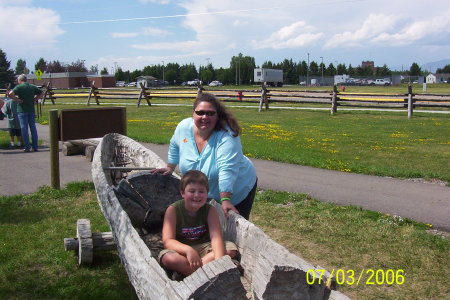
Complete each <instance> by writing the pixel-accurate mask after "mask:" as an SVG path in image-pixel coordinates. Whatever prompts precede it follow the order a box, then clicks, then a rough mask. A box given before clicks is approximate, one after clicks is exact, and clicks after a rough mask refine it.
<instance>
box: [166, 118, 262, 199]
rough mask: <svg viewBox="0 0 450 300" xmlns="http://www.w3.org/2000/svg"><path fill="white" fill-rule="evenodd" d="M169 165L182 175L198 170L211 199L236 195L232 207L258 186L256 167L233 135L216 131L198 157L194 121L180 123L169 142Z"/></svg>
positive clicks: (237, 138) (238, 139) (190, 119)
mask: <svg viewBox="0 0 450 300" xmlns="http://www.w3.org/2000/svg"><path fill="white" fill-rule="evenodd" d="M168 163H169V164H174V165H178V166H179V168H180V171H181V173H182V174H184V173H186V172H187V171H189V170H199V171H202V172H203V173H205V174H206V176H207V177H208V180H209V193H208V197H209V198H214V199H220V193H221V192H230V193H232V194H233V196H232V201H231V203H233V205H237V204H239V203H240V202H241V201H242V200H244V199H245V197H247V195H248V193H249V192H250V191H251V189H252V188H253V186H254V185H255V183H256V170H255V167H254V166H253V163H252V162H251V161H250V160H249V159H248V158H247V157H246V156H245V155H244V154H243V153H242V145H241V139H240V137H239V136H237V137H233V136H232V133H231V132H230V131H228V130H227V131H224V130H221V131H213V133H212V135H211V136H210V137H209V139H208V142H207V144H206V146H205V147H204V149H203V151H202V152H201V153H198V149H197V145H196V144H195V139H194V120H193V119H192V118H187V119H184V120H183V121H181V122H180V123H179V124H178V126H177V128H176V129H175V132H174V134H173V136H172V138H171V139H170V145H169V155H168Z"/></svg>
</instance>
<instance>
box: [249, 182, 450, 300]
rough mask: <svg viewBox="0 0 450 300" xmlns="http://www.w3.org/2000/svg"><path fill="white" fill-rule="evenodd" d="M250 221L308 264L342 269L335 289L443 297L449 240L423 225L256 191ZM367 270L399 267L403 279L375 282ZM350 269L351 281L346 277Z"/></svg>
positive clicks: (368, 295) (364, 295) (377, 295)
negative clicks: (429, 231) (391, 281)
mask: <svg viewBox="0 0 450 300" xmlns="http://www.w3.org/2000/svg"><path fill="white" fill-rule="evenodd" d="M251 220H252V222H254V223H255V224H256V225H258V226H259V227H260V228H262V229H263V230H264V231H265V232H266V233H267V234H268V235H269V236H271V237H272V238H273V239H274V240H275V241H277V242H279V243H281V244H283V245H284V246H286V247H287V248H288V249H289V250H290V251H291V252H293V253H294V254H296V255H298V256H300V257H303V258H304V259H305V260H307V261H309V262H310V263H312V264H313V265H320V266H322V267H324V268H325V269H326V270H328V271H329V272H332V270H335V274H336V272H337V270H339V269H341V270H344V272H345V274H346V278H345V280H343V278H342V273H341V278H340V282H341V283H343V284H341V285H339V286H338V290H340V291H341V292H343V293H345V294H346V295H348V296H349V297H351V298H352V299H444V298H445V297H448V293H449V291H450V290H449V288H448V282H447V281H448V270H449V269H448V262H449V258H450V257H449V252H448V249H449V246H450V243H449V239H448V236H447V238H443V237H440V236H435V235H430V234H428V233H426V231H425V230H426V229H427V225H425V224H420V223H415V222H413V221H410V220H407V219H403V218H400V217H397V216H389V215H384V214H381V213H377V212H373V211H367V210H363V209H360V208H358V207H354V206H337V205H334V204H331V203H325V202H319V201H317V200H314V199H310V198H308V197H307V196H306V195H301V194H291V193H283V192H273V191H265V192H264V193H260V194H259V196H258V198H257V201H256V204H255V205H254V208H253V211H252V215H251ZM368 269H372V270H375V271H376V270H383V271H384V272H386V271H387V270H394V272H397V271H398V270H403V271H404V283H403V284H401V285H399V284H391V285H389V284H386V283H384V284H376V281H375V279H373V278H372V280H369V275H370V273H366V272H367V270H368ZM363 270H366V271H363ZM352 271H353V272H354V274H355V275H354V276H355V280H354V281H352V280H351V278H350V277H348V276H349V275H350V274H351V272H352ZM381 272H382V271H380V275H381V274H382V273H381ZM361 273H362V274H363V276H362V278H361V281H360V284H359V285H356V282H357V279H358V277H359V275H360V274H361ZM400 274H401V273H400ZM382 280H383V279H382V277H381V276H380V277H379V283H382ZM371 282H375V284H369V283H371ZM349 283H350V284H349ZM351 283H353V284H351ZM445 295H447V296H445Z"/></svg>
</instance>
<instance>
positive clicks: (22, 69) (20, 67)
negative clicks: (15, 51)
mask: <svg viewBox="0 0 450 300" xmlns="http://www.w3.org/2000/svg"><path fill="white" fill-rule="evenodd" d="M15 71H16V74H28V73H29V72H30V71H29V70H28V69H27V62H26V61H25V60H23V59H21V58H19V59H18V60H17V64H16V70H15Z"/></svg>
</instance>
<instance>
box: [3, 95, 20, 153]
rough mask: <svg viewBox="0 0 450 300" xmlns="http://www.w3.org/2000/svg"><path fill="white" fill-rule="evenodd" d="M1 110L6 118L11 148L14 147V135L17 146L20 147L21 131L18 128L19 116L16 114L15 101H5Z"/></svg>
mask: <svg viewBox="0 0 450 300" xmlns="http://www.w3.org/2000/svg"><path fill="white" fill-rule="evenodd" d="M2 111H3V113H4V114H5V116H6V118H7V119H8V129H9V138H10V142H11V148H13V147H14V137H16V140H17V147H20V146H21V145H22V132H21V130H20V122H19V116H18V115H17V102H16V101H12V100H9V101H6V102H5V105H4V106H3V108H2Z"/></svg>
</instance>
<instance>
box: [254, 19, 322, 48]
mask: <svg viewBox="0 0 450 300" xmlns="http://www.w3.org/2000/svg"><path fill="white" fill-rule="evenodd" d="M322 36H323V34H322V33H314V27H312V26H308V25H306V23H305V22H304V21H298V22H295V23H292V24H290V25H288V26H284V27H282V28H281V29H279V30H278V31H276V32H274V33H272V34H271V35H270V37H269V38H267V39H265V40H262V41H256V40H252V45H253V47H254V48H256V49H264V48H272V49H284V48H299V47H304V46H307V45H311V44H313V43H315V42H317V41H318V40H319V39H320V38H321V37H322Z"/></svg>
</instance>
